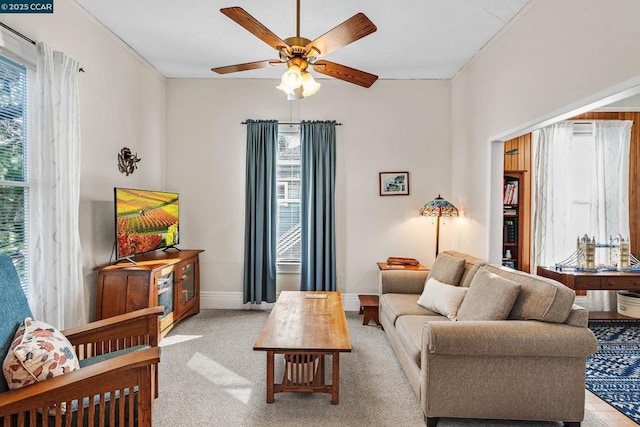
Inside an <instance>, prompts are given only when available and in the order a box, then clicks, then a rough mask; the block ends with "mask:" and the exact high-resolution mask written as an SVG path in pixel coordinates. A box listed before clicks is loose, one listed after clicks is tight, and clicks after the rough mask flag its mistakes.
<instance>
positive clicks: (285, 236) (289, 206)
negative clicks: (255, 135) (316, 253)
mask: <svg viewBox="0 0 640 427" xmlns="http://www.w3.org/2000/svg"><path fill="white" fill-rule="evenodd" d="M276 165H277V168H276V170H277V172H276V181H277V184H276V185H277V187H276V190H277V196H278V214H277V231H276V234H277V242H276V254H277V255H276V263H277V264H278V267H279V269H280V267H283V266H284V265H291V264H297V265H299V264H300V257H301V251H300V249H301V248H300V219H301V218H300V132H299V130H298V129H297V127H292V126H286V128H284V127H283V126H280V130H279V132H278V152H277V160H276Z"/></svg>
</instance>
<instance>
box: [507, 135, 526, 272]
mask: <svg viewBox="0 0 640 427" xmlns="http://www.w3.org/2000/svg"><path fill="white" fill-rule="evenodd" d="M512 150H517V152H515V153H513V154H506V153H508V152H510V151H512ZM504 152H505V156H504V171H505V174H506V173H509V172H522V180H521V182H520V186H521V188H520V200H519V203H518V204H519V205H520V206H519V207H518V212H519V216H520V218H519V222H518V235H519V239H518V268H519V270H522V271H526V272H529V270H530V269H531V265H530V264H531V263H530V259H531V243H530V240H531V239H530V236H531V134H530V133H528V134H525V135H521V136H519V137H517V138H514V139H510V140H509V141H506V142H505V143H504Z"/></svg>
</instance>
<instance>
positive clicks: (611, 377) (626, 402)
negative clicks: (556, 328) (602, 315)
mask: <svg viewBox="0 0 640 427" xmlns="http://www.w3.org/2000/svg"><path fill="white" fill-rule="evenodd" d="M589 328H590V329H591V330H592V331H593V333H594V334H595V336H596V338H597V339H598V351H597V352H596V353H595V354H593V355H591V356H589V357H588V358H587V388H588V389H589V390H590V391H591V392H592V393H593V394H596V395H597V396H598V397H599V398H601V399H602V400H604V401H606V402H607V403H609V404H610V405H611V406H613V407H614V408H616V409H617V410H619V411H620V412H622V413H623V414H625V415H626V416H627V417H629V418H631V419H632V420H634V421H635V422H636V423H639V424H640V324H639V323H638V322H637V321H621V322H612V321H608V320H607V321H594V320H592V321H590V322H589Z"/></svg>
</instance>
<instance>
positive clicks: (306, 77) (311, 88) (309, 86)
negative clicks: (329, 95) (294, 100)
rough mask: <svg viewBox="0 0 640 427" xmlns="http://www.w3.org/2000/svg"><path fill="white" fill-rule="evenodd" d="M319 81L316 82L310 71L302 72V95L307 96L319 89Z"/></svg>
mask: <svg viewBox="0 0 640 427" xmlns="http://www.w3.org/2000/svg"><path fill="white" fill-rule="evenodd" d="M320 86H321V85H320V83H318V82H316V81H315V79H314V78H313V76H312V75H311V73H307V72H304V73H302V95H303V96H304V97H305V98H307V97H309V96H311V95H313V94H315V93H316V92H317V91H318V90H319V89H320Z"/></svg>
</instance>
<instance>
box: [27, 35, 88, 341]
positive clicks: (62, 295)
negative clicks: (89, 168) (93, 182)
mask: <svg viewBox="0 0 640 427" xmlns="http://www.w3.org/2000/svg"><path fill="white" fill-rule="evenodd" d="M37 48H38V62H37V68H36V103H37V113H36V126H37V130H36V134H37V135H36V138H35V144H34V146H33V147H32V148H31V157H30V171H29V172H30V174H31V175H30V177H31V178H32V180H33V181H32V182H33V187H32V188H31V191H30V200H29V204H30V205H29V251H30V257H29V260H30V269H31V277H32V281H31V283H30V288H29V299H30V305H31V309H32V311H33V314H34V316H35V317H36V318H38V319H40V320H43V321H45V322H47V323H50V324H51V325H53V326H55V327H58V328H61V329H64V328H68V327H71V326H77V325H81V324H83V323H86V313H85V302H84V284H83V277H82V253H81V249H80V234H79V227H78V208H79V199H80V118H79V95H78V69H79V64H78V62H77V61H75V60H73V59H71V58H69V57H67V56H66V55H65V54H64V53H62V52H56V51H53V50H51V48H50V47H48V46H47V45H45V44H43V43H38V46H37Z"/></svg>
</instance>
